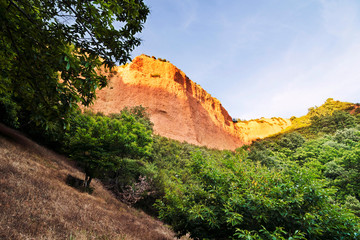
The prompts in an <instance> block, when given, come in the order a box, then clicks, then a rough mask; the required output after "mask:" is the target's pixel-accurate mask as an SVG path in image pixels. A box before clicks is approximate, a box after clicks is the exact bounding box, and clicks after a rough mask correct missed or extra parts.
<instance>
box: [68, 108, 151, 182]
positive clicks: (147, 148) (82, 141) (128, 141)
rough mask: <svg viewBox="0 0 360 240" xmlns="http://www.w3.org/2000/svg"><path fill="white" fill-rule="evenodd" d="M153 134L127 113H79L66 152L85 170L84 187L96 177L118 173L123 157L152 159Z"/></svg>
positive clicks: (72, 127) (69, 131) (70, 132)
mask: <svg viewBox="0 0 360 240" xmlns="http://www.w3.org/2000/svg"><path fill="white" fill-rule="evenodd" d="M151 135H152V132H151V131H150V130H148V129H146V127H145V126H144V125H143V124H142V123H140V122H139V121H137V120H136V118H135V117H134V116H132V115H129V114H127V113H125V112H123V113H121V114H120V116H119V117H118V118H116V119H115V118H110V117H106V116H97V115H90V114H80V115H79V116H77V117H76V118H75V119H74V120H73V121H72V124H71V128H70V129H69V130H68V132H67V133H66V147H65V151H66V152H67V153H68V154H69V155H70V157H71V158H72V159H74V160H75V161H77V162H78V163H79V164H80V166H82V167H83V169H84V171H85V174H86V176H85V186H86V187H88V186H89V185H90V182H91V179H92V178H93V177H104V176H105V174H106V173H108V172H109V171H117V170H118V169H119V168H120V167H121V165H123V162H124V161H123V159H124V158H142V157H149V156H150V155H151V150H152V142H153V141H152V138H151Z"/></svg>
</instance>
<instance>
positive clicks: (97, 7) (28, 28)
mask: <svg viewBox="0 0 360 240" xmlns="http://www.w3.org/2000/svg"><path fill="white" fill-rule="evenodd" d="M148 12H149V10H148V8H147V6H146V5H145V4H144V3H143V1H142V0H133V1H120V0H93V1H78V0H0V29H1V31H0V69H1V72H0V109H1V110H2V111H4V112H3V114H2V117H1V119H0V120H1V121H3V122H7V123H11V122H14V121H16V120H17V118H19V119H20V122H21V123H22V124H28V123H35V124H36V125H44V126H46V127H49V122H50V121H59V120H66V119H67V118H68V116H69V115H70V113H71V111H72V110H73V109H74V108H76V105H77V103H81V104H83V105H89V104H90V103H91V102H92V100H93V99H94V97H95V90H96V89H98V88H102V87H104V86H105V85H106V84H107V80H106V77H105V76H103V75H101V74H99V73H98V72H97V71H96V70H95V69H97V68H100V67H101V66H104V67H112V66H113V64H114V62H115V61H118V62H119V63H120V64H124V63H126V61H127V60H129V58H130V52H131V51H132V50H133V49H134V47H136V46H138V45H139V44H140V39H139V38H137V37H136V36H135V35H136V33H138V32H140V31H141V30H142V28H143V23H144V22H145V20H146V16H147V14H148ZM60 79H61V80H60ZM15 112H17V114H15ZM20 113H21V114H20ZM63 122H64V121H63ZM62 124H64V123H62Z"/></svg>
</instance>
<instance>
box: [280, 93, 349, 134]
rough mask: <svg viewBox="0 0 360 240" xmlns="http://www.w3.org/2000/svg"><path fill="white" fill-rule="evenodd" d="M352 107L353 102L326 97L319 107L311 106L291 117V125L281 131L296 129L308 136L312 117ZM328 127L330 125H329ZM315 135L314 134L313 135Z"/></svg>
mask: <svg viewBox="0 0 360 240" xmlns="http://www.w3.org/2000/svg"><path fill="white" fill-rule="evenodd" d="M353 108H354V104H352V103H349V102H341V101H335V100H334V99H333V98H328V99H327V100H326V102H325V103H324V104H323V105H321V106H320V107H317V106H315V107H311V108H309V110H308V113H307V114H306V115H304V116H301V117H299V118H296V117H291V118H290V120H291V126H289V127H288V128H286V129H284V131H283V132H292V131H295V130H296V131H298V132H301V133H304V134H306V135H308V137H311V136H312V135H311V132H312V131H311V129H309V127H310V125H311V123H312V119H313V118H319V117H323V116H328V115H332V114H333V112H335V111H349V110H352V109H353ZM329 127H330V126H329ZM314 137H316V135H315V136H314Z"/></svg>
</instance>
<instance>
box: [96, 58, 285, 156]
mask: <svg viewBox="0 0 360 240" xmlns="http://www.w3.org/2000/svg"><path fill="white" fill-rule="evenodd" d="M109 78H110V81H109V85H108V87H106V88H104V89H102V90H99V91H98V92H97V100H96V101H95V103H94V105H92V106H91V109H92V110H94V111H96V112H98V111H100V112H103V113H105V114H109V113H117V112H120V111H121V109H123V108H124V107H125V106H137V105H142V106H144V107H147V108H148V113H149V114H150V116H151V121H152V122H153V123H154V131H155V133H156V134H159V135H162V136H164V137H168V138H172V139H175V140H179V141H186V142H188V143H192V144H196V145H202V146H207V147H210V148H217V149H231V150H234V149H235V148H237V147H240V146H241V145H243V144H244V143H249V142H250V141H251V140H253V139H256V138H259V137H260V138H261V137H265V136H268V135H271V134H274V133H276V132H279V131H281V130H282V129H284V128H285V127H287V126H288V125H289V124H290V121H289V120H284V119H282V120H279V121H272V122H266V121H263V122H261V121H259V122H256V123H255V122H253V121H249V122H240V123H236V124H235V123H233V122H232V118H231V117H230V115H229V114H228V112H227V111H226V109H225V108H224V107H223V106H222V105H221V103H220V101H219V100H218V99H216V98H213V97H212V96H211V95H210V94H209V93H207V92H206V91H205V90H204V89H202V88H201V87H200V85H198V84H196V83H194V82H193V81H191V80H190V79H189V78H188V77H187V76H186V75H185V74H184V73H183V72H182V71H181V70H180V69H178V68H176V67H175V66H174V65H172V64H171V63H169V62H166V61H161V60H156V59H154V58H150V57H147V56H145V55H141V56H138V57H136V58H135V59H134V60H133V61H132V63H130V64H128V65H126V66H120V67H117V68H115V69H114V72H113V73H110V74H109Z"/></svg>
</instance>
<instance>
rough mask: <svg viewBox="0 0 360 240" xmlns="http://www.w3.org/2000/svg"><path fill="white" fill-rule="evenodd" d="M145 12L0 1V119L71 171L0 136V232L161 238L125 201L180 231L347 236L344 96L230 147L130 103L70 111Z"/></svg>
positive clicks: (349, 131) (351, 164)
mask: <svg viewBox="0 0 360 240" xmlns="http://www.w3.org/2000/svg"><path fill="white" fill-rule="evenodd" d="M148 13H149V9H148V8H147V6H146V5H145V4H144V3H143V1H141V0H137V1H114V0H107V1H63V0H54V1H48V0H39V1H34V0H31V1H15V0H0V28H1V30H2V31H0V39H1V40H0V68H1V71H0V112H1V115H0V121H1V122H2V123H4V124H6V125H7V126H11V127H13V128H16V129H18V130H20V131H21V132H24V133H26V134H28V136H30V137H31V138H32V139H33V140H36V141H37V142H39V143H41V144H44V145H46V146H48V147H49V148H51V149H52V150H55V151H57V152H58V153H61V154H64V155H65V156H67V157H69V158H70V159H72V160H73V162H74V163H76V164H77V166H78V167H80V169H81V170H82V172H79V171H77V170H75V168H71V167H69V166H68V164H64V161H59V159H58V158H57V157H54V155H51V156H50V157H44V156H41V155H40V156H39V155H37V154H33V153H31V151H34V150H36V149H39V147H38V145H30V146H28V147H29V148H27V149H26V150H27V151H29V152H23V151H20V150H19V148H20V145H24V144H25V145H26V144H27V143H28V141H27V140H24V139H23V138H22V140H21V141H20V142H19V145H17V147H14V146H13V145H11V144H10V143H9V142H8V140H6V139H5V138H3V137H1V138H0V154H1V156H0V159H1V162H0V164H1V165H0V173H1V174H0V180H1V182H0V183H1V184H0V187H1V191H0V194H1V195H0V196H1V197H0V210H1V211H0V223H1V224H0V234H1V235H0V237H1V238H5V239H27V238H34V239H66V238H70V239H84V238H87V239H89V238H90V239H124V238H125V239H171V238H172V237H171V236H170V235H171V234H170V235H167V234H165V233H161V231H162V230H161V229H159V228H158V227H157V226H158V225H157V224H153V223H154V221H155V220H153V219H148V218H147V217H146V215H145V214H142V213H141V214H140V213H139V214H138V211H136V210H134V209H132V208H130V209H131V210H129V212H128V211H127V210H125V209H127V208H125V207H124V206H125V205H124V204H123V203H126V204H127V205H130V206H134V207H137V208H141V209H143V210H145V211H146V212H148V213H150V214H152V215H154V216H156V217H158V218H159V219H161V220H163V221H164V222H165V223H167V224H169V225H170V226H171V227H172V229H173V230H174V232H175V233H176V234H177V235H178V236H183V235H185V234H188V235H190V237H192V238H193V239H288V240H290V239H312V240H313V239H346V240H347V239H360V230H359V229H360V221H359V216H360V202H359V200H360V196H359V192H360V124H359V122H360V121H359V119H360V117H359V114H357V113H359V111H358V109H359V108H358V106H356V105H353V104H351V103H343V102H339V101H334V100H333V99H328V100H327V101H326V103H325V104H324V105H323V106H320V107H315V108H311V109H309V113H308V114H307V115H306V116H304V117H300V118H292V122H293V125H292V126H291V127H290V128H289V129H287V130H286V132H284V133H283V134H280V135H277V136H275V137H272V138H269V139H265V140H262V141H257V142H254V143H253V144H251V145H250V146H243V147H241V148H239V149H237V150H236V151H235V152H231V151H217V150H211V149H207V148H204V147H196V146H193V145H190V144H187V143H179V142H177V141H173V140H169V139H166V138H163V137H160V136H154V134H153V130H152V123H151V122H150V120H149V119H150V118H149V116H148V115H147V113H146V111H145V109H144V108H143V107H141V106H139V107H135V108H125V109H124V110H122V111H121V112H119V113H118V114H113V115H110V116H104V115H103V114H101V113H98V114H94V113H91V112H81V111H79V110H78V109H79V108H78V104H82V105H85V106H88V105H89V104H91V103H92V101H93V99H94V98H95V97H96V96H95V93H96V90H97V89H100V88H102V87H104V86H106V85H107V79H106V76H105V75H102V74H101V71H96V69H104V71H105V72H106V71H108V70H110V71H111V67H112V66H114V62H115V61H116V62H118V63H120V64H125V63H126V62H127V60H129V56H130V52H131V51H132V50H133V49H134V47H136V46H138V45H139V44H140V39H138V38H137V37H136V34H137V33H139V32H140V31H141V30H142V28H143V24H144V22H145V20H146V17H147V15H148ZM115 22H117V24H116V25H118V26H120V29H115V27H114V23H115ZM160 60H161V61H166V60H165V59H160ZM107 68H110V69H107ZM155 77H156V76H155ZM60 79H61V80H60ZM350 111H351V113H352V114H350ZM259 121H262V120H261V119H260V120H259ZM3 129H4V128H3ZM10 138H11V137H10ZM16 139H17V138H16ZM41 152H42V151H40V153H41ZM74 172H75V173H76V174H75V176H73V175H72V174H73V173H74ZM80 178H82V179H83V180H81V179H80ZM94 178H96V179H97V180H99V181H100V182H102V184H104V185H105V187H106V188H107V189H109V190H111V191H112V193H113V194H109V192H107V191H105V189H104V188H103V186H102V184H100V182H98V181H97V180H96V181H93V180H92V179H94ZM114 196H115V197H116V198H115V197H114ZM119 201H122V202H123V203H121V202H119ZM137 214H138V216H136V215H137ZM139 226H140V227H139Z"/></svg>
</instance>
